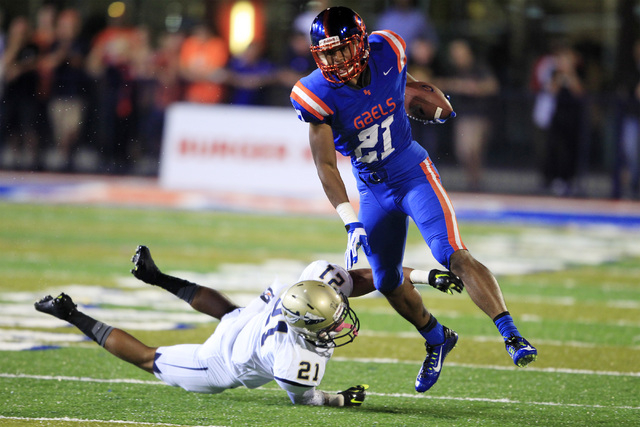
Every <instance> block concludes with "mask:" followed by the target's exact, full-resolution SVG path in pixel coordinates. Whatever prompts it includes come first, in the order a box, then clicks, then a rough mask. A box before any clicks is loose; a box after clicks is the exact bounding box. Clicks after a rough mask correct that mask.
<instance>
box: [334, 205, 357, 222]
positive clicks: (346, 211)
mask: <svg viewBox="0 0 640 427" xmlns="http://www.w3.org/2000/svg"><path fill="white" fill-rule="evenodd" d="M336 211H337V212H338V215H340V218H341V219H342V222H344V225H347V224H351V223H352V222H358V216H357V215H356V211H354V210H353V206H351V203H349V202H344V203H340V204H339V205H338V206H336Z"/></svg>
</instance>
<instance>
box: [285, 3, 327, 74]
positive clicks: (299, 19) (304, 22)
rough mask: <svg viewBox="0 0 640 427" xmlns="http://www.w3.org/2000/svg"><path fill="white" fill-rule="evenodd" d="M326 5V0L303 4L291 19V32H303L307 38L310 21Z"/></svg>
mask: <svg viewBox="0 0 640 427" xmlns="http://www.w3.org/2000/svg"><path fill="white" fill-rule="evenodd" d="M328 7H329V1H328V0H312V1H310V2H308V3H307V4H306V5H305V7H304V10H303V11H302V12H301V13H300V14H299V15H297V16H296V17H295V19H294V20H293V32H294V33H298V34H305V35H306V36H307V38H308V37H309V32H310V30H311V23H312V22H313V20H314V19H316V16H318V14H319V13H320V12H322V11H323V10H325V9H326V8H328ZM307 44H308V43H307ZM294 84H295V82H294Z"/></svg>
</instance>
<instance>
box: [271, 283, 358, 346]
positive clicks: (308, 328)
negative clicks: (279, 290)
mask: <svg viewBox="0 0 640 427" xmlns="http://www.w3.org/2000/svg"><path fill="white" fill-rule="evenodd" d="M282 309H283V310H282V311H283V313H284V317H285V319H286V321H287V323H288V324H289V326H291V328H292V329H293V330H294V331H296V332H298V333H300V334H301V335H303V336H304V337H305V339H306V340H307V341H309V342H311V343H313V344H314V345H316V346H317V347H326V348H332V347H340V346H343V345H345V344H348V343H350V342H351V341H353V340H354V339H355V338H356V336H357V335H358V329H359V328H360V320H358V316H356V314H355V312H354V311H353V310H352V309H351V308H350V307H349V301H348V300H347V297H346V296H344V295H343V294H342V293H341V292H339V291H337V290H336V289H335V288H333V287H332V286H329V285H326V284H324V283H322V282H318V281H316V280H304V281H302V282H298V283H296V284H294V285H293V286H291V287H290V288H289V289H288V290H287V291H286V292H285V294H284V295H283V297H282Z"/></svg>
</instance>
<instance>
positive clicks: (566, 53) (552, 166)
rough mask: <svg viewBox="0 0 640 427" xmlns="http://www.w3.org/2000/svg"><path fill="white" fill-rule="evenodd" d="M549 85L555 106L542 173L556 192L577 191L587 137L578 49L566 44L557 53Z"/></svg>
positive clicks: (552, 191) (564, 194)
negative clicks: (581, 153)
mask: <svg viewBox="0 0 640 427" xmlns="http://www.w3.org/2000/svg"><path fill="white" fill-rule="evenodd" d="M553 60H554V69H553V74H552V78H551V81H550V85H549V91H550V93H551V94H552V95H553V96H554V97H555V110H554V113H553V116H552V118H551V122H550V124H549V132H548V136H547V141H546V146H545V152H544V163H543V165H542V175H543V178H544V184H545V186H546V188H547V189H548V190H549V191H550V192H551V193H552V194H554V195H556V196H571V195H574V194H575V191H576V190H577V189H576V185H577V183H576V182H575V181H576V176H577V173H578V159H579V155H580V151H581V150H582V149H584V146H583V145H582V144H581V143H582V142H583V138H584V130H585V129H586V127H585V126H584V125H585V123H584V119H585V89H584V86H583V82H582V77H581V76H580V74H579V68H580V66H581V61H580V57H579V55H578V53H577V52H576V51H575V50H574V49H573V48H571V47H569V46H562V47H560V48H558V49H557V50H556V52H555V53H554V58H553Z"/></svg>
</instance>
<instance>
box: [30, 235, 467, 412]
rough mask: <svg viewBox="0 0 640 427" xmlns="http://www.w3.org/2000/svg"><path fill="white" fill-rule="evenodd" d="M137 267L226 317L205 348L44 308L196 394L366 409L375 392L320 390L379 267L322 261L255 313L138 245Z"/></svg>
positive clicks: (447, 280)
mask: <svg viewBox="0 0 640 427" xmlns="http://www.w3.org/2000/svg"><path fill="white" fill-rule="evenodd" d="M132 262H133V263H134V268H133V269H132V270H131V272H132V274H133V275H134V276H135V277H136V278H138V279H140V280H142V281H144V282H146V283H149V284H152V285H157V286H160V287H162V288H163V289H166V290H168V291H169V292H171V293H173V294H174V295H176V296H177V297H179V298H181V299H183V300H184V301H186V302H188V303H189V304H190V305H191V306H192V307H193V308H194V309H196V310H198V311H200V312H202V313H205V314H208V315H211V316H212V317H215V318H218V319H221V320H220V324H219V325H218V326H217V328H216V330H215V331H214V333H213V334H212V335H211V337H210V338H209V339H208V340H207V341H206V342H205V343H204V344H179V345H174V346H167V347H157V348H155V347H149V346H146V345H145V344H143V343H142V342H140V341H138V340H137V339H136V338H134V337H133V336H131V335H129V334H128V333H126V332H125V331H123V330H121V329H117V328H114V327H112V326H109V325H106V324H104V323H102V322H100V321H97V320H95V319H93V318H91V317H89V316H87V315H86V314H84V313H82V312H80V311H79V310H78V309H77V307H76V304H74V303H73V301H72V300H71V298H70V297H69V296H68V295H66V294H64V293H62V294H60V295H59V296H58V297H56V298H52V297H51V296H47V297H45V298H43V299H42V300H40V301H38V302H36V303H35V308H36V309H37V310H38V311H41V312H44V313H48V314H51V315H53V316H55V317H57V318H59V319H62V320H66V321H68V322H70V323H71V324H73V325H75V326H76V327H78V329H80V330H81V331H82V332H84V333H85V334H86V335H87V336H88V337H89V338H91V339H93V340H94V341H96V342H97V343H98V344H100V345H101V346H103V347H104V348H105V349H106V350H107V351H109V352H110V353H112V354H114V355H115V356H117V357H119V358H121V359H123V360H125V361H127V362H130V363H132V364H134V365H136V366H138V367H140V368H141V369H143V370H145V371H147V372H150V373H153V374H154V375H155V376H156V377H157V378H158V379H160V380H162V381H163V382H165V383H167V384H169V385H172V386H176V387H182V388H183V389H185V390H187V391H192V392H199V393H220V392H223V391H224V390H227V389H231V388H236V387H240V386H245V387H247V388H256V387H260V386H261V385H264V384H266V383H268V382H270V381H273V380H275V381H276V382H277V383H278V385H279V386H280V387H282V389H284V390H285V391H286V392H287V393H288V395H289V397H290V399H291V401H292V402H293V403H294V404H303V405H328V406H359V405H361V404H362V402H363V400H364V398H365V394H366V391H365V390H366V388H367V386H366V385H357V386H354V387H351V388H349V389H347V390H345V391H342V392H340V393H337V394H332V393H326V392H323V391H320V390H318V389H317V386H318V385H319V384H320V382H321V381H322V377H323V376H324V372H325V368H326V364H327V362H328V361H329V359H330V357H331V355H332V354H333V349H334V348H335V347H338V346H341V345H345V344H348V343H350V342H352V341H353V340H354V339H355V337H356V336H357V334H358V328H359V320H358V318H357V316H356V314H355V313H354V312H353V310H352V309H351V308H350V307H349V303H348V300H347V295H363V294H366V293H369V292H371V291H373V290H374V289H375V288H374V287H373V282H372V279H371V273H370V270H369V269H361V270H353V271H352V272H347V271H346V270H344V268H342V267H340V266H337V265H335V264H330V263H328V262H326V261H316V262H313V263H311V264H310V265H309V266H308V267H307V268H306V269H305V270H304V271H303V273H302V275H301V276H300V279H299V281H298V282H297V283H296V284H294V285H292V286H291V285H289V284H284V283H274V284H272V285H271V286H270V287H268V288H267V289H266V290H265V291H264V292H263V293H262V295H260V296H259V297H258V298H256V299H254V300H253V301H252V302H250V303H249V304H248V305H247V306H246V307H238V306H236V305H235V304H233V303H232V302H231V301H229V300H228V299H227V298H226V297H224V296H223V295H222V294H220V293H219V292H217V291H216V290H214V289H211V288H208V287H204V286H200V285H197V284H195V283H192V282H189V281H186V280H183V279H179V278H177V277H173V276H169V275H166V274H164V273H162V272H161V271H160V270H159V269H158V267H157V266H156V265H155V263H154V261H153V258H152V257H151V253H150V251H149V249H148V248H147V247H146V246H139V247H138V249H137V250H136V253H135V255H134V257H133V259H132ZM434 271H435V270H434ZM406 272H407V276H408V277H413V280H414V281H415V283H427V282H428V281H429V274H428V273H427V272H424V271H421V270H412V269H406ZM441 273H442V272H441ZM431 282H432V286H434V287H436V288H437V289H439V290H441V291H443V292H449V293H451V291H452V290H455V291H456V292H460V291H461V290H462V287H463V285H462V282H460V280H459V279H458V278H456V277H455V276H453V275H448V276H446V277H444V278H443V277H440V278H438V279H435V275H434V274H431ZM337 289H339V290H340V291H338V290H337Z"/></svg>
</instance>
